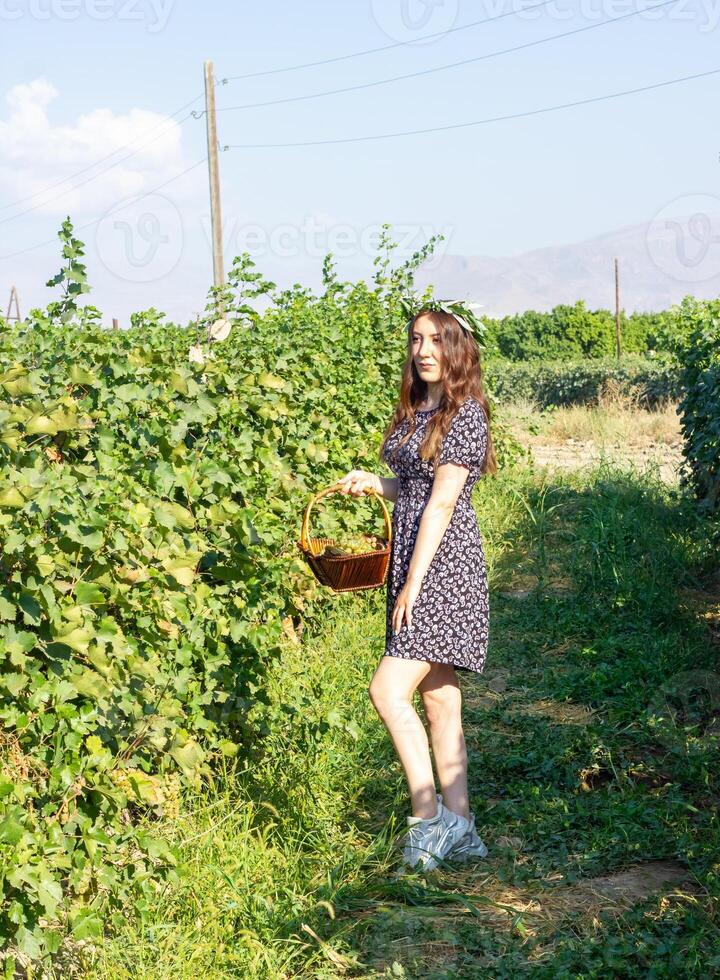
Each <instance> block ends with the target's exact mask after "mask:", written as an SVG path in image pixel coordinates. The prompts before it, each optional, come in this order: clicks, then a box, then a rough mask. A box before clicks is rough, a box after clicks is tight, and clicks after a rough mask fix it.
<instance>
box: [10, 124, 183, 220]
mask: <svg viewBox="0 0 720 980" xmlns="http://www.w3.org/2000/svg"><path fill="white" fill-rule="evenodd" d="M190 115H191V114H190V113H188V114H187V116H183V117H182V119H179V120H178V125H182V124H183V123H184V122H186V121H187V120H188V119H189V118H190ZM163 132H164V130H163V131H161V132H159V133H158V134H157V135H156V136H153V138H152V139H151V140H148V141H147V143H143V144H142V145H141V146H139V147H138V148H137V149H136V150H132V151H131V152H130V153H127V154H126V155H125V156H124V157H120V159H119V160H116V161H115V163H111V164H110V166H109V167H104V168H103V169H102V170H99V171H98V172H97V173H96V174H91V175H90V176H89V177H88V178H87V179H86V180H83V181H81V182H80V183H79V184H74V185H73V186H72V187H68V188H67V189H66V190H64V191H61V192H60V193H59V194H56V195H55V196H54V197H51V198H48V199H46V200H44V201H43V202H42V204H33V205H32V206H31V207H29V208H25V210H24V211H18V213H17V214H11V215H10V216H9V217H7V218H0V225H4V224H7V223H8V222H9V221H15V220H16V219H17V218H22V217H23V215H26V214H30V213H31V212H32V211H39V210H40V209H41V208H44V207H46V205H48V204H52V202H53V201H59V200H60V198H62V197H65V195H66V194H70V193H72V192H73V191H77V190H79V189H80V188H81V187H84V186H85V185H86V184H90V183H92V181H93V180H97V179H98V177H104V176H105V174H107V173H109V172H110V171H111V170H112V169H113V168H115V167H118V166H119V165H120V164H121V163H124V162H125V161H126V160H129V159H130V157H133V156H135V154H136V153H139V152H140V150H141V149H143V148H144V147H146V146H150V144H151V143H155V142H157V140H159V139H160V137H161V136H162V135H163ZM115 152H116V153H117V150H115ZM95 166H97V164H95ZM87 169H90V168H87ZM76 176H77V175H76ZM68 179H69V178H68ZM39 193H42V192H39ZM33 196H34V197H35V196H37V195H33Z"/></svg>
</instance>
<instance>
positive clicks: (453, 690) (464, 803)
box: [418, 663, 470, 819]
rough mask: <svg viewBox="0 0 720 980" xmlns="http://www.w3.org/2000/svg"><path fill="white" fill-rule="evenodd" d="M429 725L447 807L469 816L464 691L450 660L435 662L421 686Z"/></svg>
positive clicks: (420, 689) (419, 688) (439, 778)
mask: <svg viewBox="0 0 720 980" xmlns="http://www.w3.org/2000/svg"><path fill="white" fill-rule="evenodd" d="M418 690H419V691H420V695H421V697H422V701H423V708H424V710H425V717H426V718H427V722H428V726H429V728H430V741H431V743H432V750H433V756H434V757H435V767H436V769H437V774H438V780H439V782H440V787H441V790H442V795H443V802H444V804H445V806H446V807H447V808H448V810H452V811H453V813H458V814H460V816H463V817H466V818H468V819H469V817H470V805H469V801H468V788H467V749H466V746H465V735H464V733H463V729H462V716H461V709H462V694H461V692H460V683H459V681H458V676H457V673H456V671H455V668H454V667H453V666H452V665H451V664H435V663H434V664H432V665H431V669H430V671H429V672H428V673H427V674H426V676H425V677H424V678H423V679H422V681H421V682H420V685H419V687H418Z"/></svg>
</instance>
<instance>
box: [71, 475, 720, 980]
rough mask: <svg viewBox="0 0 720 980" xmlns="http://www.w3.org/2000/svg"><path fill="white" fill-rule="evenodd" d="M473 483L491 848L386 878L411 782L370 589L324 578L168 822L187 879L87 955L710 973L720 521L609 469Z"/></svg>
mask: <svg viewBox="0 0 720 980" xmlns="http://www.w3.org/2000/svg"><path fill="white" fill-rule="evenodd" d="M476 502H477V507H478V516H479V519H480V524H481V527H482V529H483V536H484V541H485V548H486V553H487V555H488V561H489V567H490V579H491V589H492V595H491V635H490V650H489V657H488V665H487V668H486V671H485V673H484V674H483V675H467V676H462V677H461V684H462V686H463V692H464V695H465V708H464V711H465V714H464V717H465V731H466V739H467V745H468V752H469V759H470V764H469V780H470V791H471V802H472V805H473V807H474V809H475V810H476V813H477V821H478V829H479V831H480V833H481V835H482V837H483V839H484V840H485V841H486V842H487V843H488V845H489V847H490V854H489V857H488V859H486V860H485V861H480V862H477V863H475V864H471V865H468V866H465V867H461V868H448V869H441V870H438V871H436V872H433V873H431V874H429V875H422V874H412V875H409V876H405V877H399V876H397V872H398V870H399V868H400V864H399V855H398V852H397V847H396V842H397V838H398V836H399V835H400V834H401V833H402V831H403V827H404V818H405V815H406V813H407V812H409V811H408V800H407V795H406V788H405V783H404V777H403V774H402V770H401V768H400V766H399V763H398V762H397V760H396V758H395V756H394V752H393V749H392V745H391V743H390V741H389V738H388V736H387V734H386V732H385V729H384V727H383V726H382V724H381V722H380V721H379V719H378V718H377V716H376V714H375V712H374V709H373V708H372V706H371V704H370V702H369V699H368V697H367V685H368V683H369V680H370V677H371V675H372V671H373V669H374V666H375V664H376V663H377V661H378V659H379V657H380V656H381V654H382V644H383V636H384V606H383V603H384V592H383V591H381V590H374V591H372V592H366V593H356V594H346V595H338V596H336V597H334V598H333V600H332V602H331V604H330V609H329V612H328V616H327V619H326V621H324V623H323V625H322V629H321V630H318V632H316V633H315V634H314V635H308V631H307V630H306V631H305V635H304V636H303V641H302V644H301V645H298V646H293V645H291V644H290V643H288V645H287V649H286V653H285V656H284V658H283V660H282V662H281V663H278V664H276V665H275V666H274V667H273V668H272V669H271V671H270V673H269V675H268V678H267V684H268V693H269V696H270V702H271V703H270V706H269V707H268V708H266V707H264V706H262V705H261V706H258V709H257V711H256V717H255V719H254V721H255V723H256V725H257V728H258V743H257V750H256V752H255V753H254V754H253V756H251V758H250V759H248V760H245V761H244V762H242V763H239V764H238V766H237V767H236V769H235V770H234V771H232V772H231V771H228V772H226V773H224V774H219V775H218V777H217V779H216V781H215V782H214V784H213V785H211V786H208V787H207V788H206V790H205V791H204V792H203V794H202V795H196V796H195V797H193V798H188V799H186V800H185V801H184V809H183V812H182V814H181V816H180V818H179V819H178V820H177V821H176V822H174V823H172V824H168V825H167V826H166V827H165V828H163V831H164V833H165V834H166V836H167V837H168V838H169V839H171V840H172V841H174V842H179V843H181V844H182V853H183V861H184V866H183V871H184V874H183V876H182V878H181V881H180V884H177V885H172V886H170V885H169V886H167V887H166V888H165V890H164V891H163V892H162V893H160V894H158V896H157V901H156V903H155V906H154V908H153V909H152V911H151V913H150V914H149V915H148V916H146V920H145V921H141V920H140V919H139V918H137V917H133V916H132V915H131V914H129V913H128V914H124V913H120V914H118V915H117V916H116V917H115V925H114V928H113V931H112V934H111V935H108V937H107V938H106V940H105V941H104V942H103V944H102V945H98V946H97V948H96V949H95V951H94V952H93V953H92V955H91V957H90V958H89V960H88V962H89V964H90V965H87V966H86V967H85V968H84V969H83V970H82V971H81V972H80V974H79V975H82V976H83V977H86V978H87V980H109V978H112V980H120V978H128V980H129V978H132V980H145V978H147V980H150V978H152V980H170V978H172V980H191V978H192V980H197V978H199V977H202V978H207V980H215V978H224V977H232V978H235V977H237V978H296V977H297V978H309V977H313V978H331V977H340V976H348V977H364V978H376V977H418V978H423V980H425V978H442V977H461V978H475V977H478V978H479V977H492V978H504V977H507V978H514V977H517V976H524V975H527V974H530V975H532V976H537V977H547V978H558V977H559V978H563V977H568V978H581V977H582V978H590V977H592V978H595V977H597V978H606V977H608V976H621V977H643V978H645V977H668V978H669V977H677V976H682V977H700V976H703V977H707V976H710V975H715V972H716V971H720V954H719V952H718V951H719V950H720V929H719V925H720V920H719V918H718V904H717V903H718V898H720V882H719V881H718V878H719V876H720V864H719V863H718V861H719V858H718V855H719V854H720V827H719V822H718V816H717V802H718V800H719V799H720V785H719V782H720V780H719V777H718V770H719V768H720V767H719V766H718V746H717V743H716V742H715V741H713V739H712V738H711V737H710V736H709V735H708V723H709V722H710V721H711V720H712V718H711V715H712V712H713V711H715V712H716V713H718V714H720V704H718V703H717V700H715V701H713V697H712V690H711V688H709V687H708V685H711V684H712V683H713V678H714V679H715V681H718V682H720V676H719V675H720V668H718V664H717V656H718V650H719V649H720V647H719V645H718V624H719V623H720V615H718V614H719V613H720V608H719V607H718V603H719V602H720V595H719V594H718V589H717V585H715V586H713V583H712V580H711V571H712V565H713V560H714V559H713V556H714V555H715V554H716V552H717V539H718V534H717V526H715V527H713V525H711V524H710V523H708V522H703V521H701V520H699V519H698V518H697V517H696V515H695V512H694V509H693V507H692V506H691V505H689V504H688V503H686V502H683V501H682V500H681V499H680V497H679V496H678V495H677V492H676V491H674V490H672V489H670V488H668V487H666V486H665V485H663V484H661V483H659V482H657V481H656V480H655V479H654V478H653V477H652V476H650V475H648V474H645V475H643V474H640V473H629V474H628V473H627V472H626V471H620V470H617V469H614V468H613V467H612V466H611V465H610V464H603V465H602V466H601V467H600V468H597V469H594V470H585V471H583V472H580V473H577V474H575V475H571V474H566V475H562V476H561V475H558V476H554V477H552V482H547V478H546V482H541V480H540V478H539V477H535V476H533V474H532V473H531V471H529V470H524V471H521V472H517V473H514V474H512V473H509V474H504V475H503V476H502V477H500V478H497V479H495V480H492V481H491V480H488V481H485V482H483V481H481V485H480V488H479V491H478V493H477V497H476ZM713 589H714V590H715V591H714V592H713ZM713 631H714V632H713ZM688 671H695V672H696V673H695V674H688V673H687V672H688ZM698 671H704V672H706V673H705V674H700V673H697V672H698ZM672 679H675V686H676V688H677V691H676V694H675V695H671V694H668V695H667V696H666V695H665V694H664V693H663V691H664V685H665V686H667V684H668V682H669V681H671V680H672ZM703 686H704V687H705V691H704V692H703ZM708 690H710V697H709V700H708V697H707V694H708ZM703 693H704V694H705V695H706V698H705V701H703ZM673 696H674V697H675V700H674V701H672V697H673ZM668 701H670V703H672V704H674V705H675V708H676V709H677V712H678V713H677V714H675V715H674V716H668V712H667V710H664V711H663V705H664V704H665V703H666V702H668ZM283 706H285V707H284V708H283ZM288 706H289V710H288ZM653 706H654V707H653ZM649 707H650V708H653V710H652V711H649V710H648V709H649ZM658 861H663V862H665V864H664V865H663V866H662V867H663V868H667V867H670V868H672V869H674V871H675V875H676V881H675V884H674V885H665V886H662V885H661V886H659V887H657V883H656V886H655V887H654V888H651V887H650V885H649V878H648V877H647V875H646V874H645V872H644V870H643V869H645V868H647V870H648V873H649V870H650V869H651V868H653V867H655V865H654V864H651V862H658ZM635 865H638V866H640V872H639V873H638V876H637V878H638V882H639V883H640V890H641V892H642V893H643V894H644V893H645V892H648V893H649V894H648V895H647V897H645V898H642V897H641V898H640V899H639V900H638V901H637V902H635V904H632V903H631V902H629V901H622V900H620V899H618V895H617V893H616V892H611V893H610V894H609V895H608V894H606V895H605V897H603V896H602V894H601V895H600V896H599V897H598V895H597V894H594V891H595V889H594V888H593V883H592V882H591V879H593V878H598V876H613V875H615V874H617V873H619V872H621V871H622V870H624V869H627V868H630V867H632V866H635ZM661 877H662V876H661ZM588 884H590V887H588ZM595 884H597V883H595ZM69 969H70V967H69V966H68V967H67V970H68V971H69Z"/></svg>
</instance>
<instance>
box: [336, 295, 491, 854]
mask: <svg viewBox="0 0 720 980" xmlns="http://www.w3.org/2000/svg"><path fill="white" fill-rule="evenodd" d="M434 306H435V308H429V307H428V306H427V305H425V306H424V307H423V308H422V309H421V310H419V311H418V312H417V313H415V315H413V316H412V317H411V319H410V320H409V323H408V346H407V358H406V361H405V365H404V368H403V373H402V380H401V385H400V401H399V404H398V405H397V407H396V409H395V413H394V416H393V419H392V421H391V423H390V425H389V426H388V428H387V430H386V432H385V434H384V439H383V444H382V447H381V450H380V458H381V459H383V460H384V461H386V462H387V463H388V465H389V466H390V468H391V469H392V470H393V472H394V473H396V474H397V476H395V477H394V478H386V477H379V476H377V475H375V474H373V473H368V472H366V471H364V470H351V472H350V473H348V474H347V475H346V476H344V477H342V479H341V480H340V481H339V483H338V486H339V489H340V490H341V491H342V492H343V493H349V494H353V495H355V496H360V495H362V494H365V493H369V492H370V491H371V490H375V491H376V492H377V493H380V494H382V496H383V497H385V498H386V499H387V500H392V501H395V508H394V510H393V518H392V520H393V539H392V547H391V558H390V568H389V573H388V581H387V617H386V636H385V641H386V642H385V653H384V656H383V657H382V658H381V661H380V664H379V665H378V667H377V669H376V671H375V674H374V675H373V678H372V681H371V683H370V687H369V694H370V699H371V701H372V703H373V705H374V707H375V709H376V710H377V712H378V714H379V716H380V718H381V719H382V721H383V723H384V725H385V727H386V728H387V730H388V732H389V734H390V736H391V738H392V741H393V744H394V746H395V749H396V751H397V753H398V755H399V758H400V761H401V763H402V766H403V769H404V770H405V775H406V778H407V782H408V789H409V792H410V798H411V805H412V815H411V816H408V818H407V825H408V830H407V833H406V835H405V840H404V847H403V859H404V861H405V863H406V864H408V865H410V866H414V865H416V864H417V863H418V862H420V864H421V865H422V866H423V868H424V869H425V870H431V869H433V868H435V867H437V865H438V862H439V861H440V860H443V859H451V860H458V861H463V860H467V859H468V858H469V857H485V855H486V854H487V847H486V846H485V844H484V843H483V842H482V840H481V839H480V837H479V836H478V834H477V831H476V830H475V816H474V814H473V813H472V811H471V810H470V807H469V801H468V790H467V752H466V747H465V738H464V734H463V730H462V721H461V692H460V685H459V682H458V677H457V673H456V671H458V670H465V671H475V672H477V673H480V672H481V671H482V670H483V668H484V666H485V657H486V651H487V643H488V633H489V603H488V587H487V573H486V567H485V555H484V551H483V545H482V539H481V536H480V530H479V527H478V523H477V518H476V516H475V512H474V510H473V507H472V503H471V491H472V487H473V485H474V484H475V482H477V480H478V478H479V477H480V475H481V474H482V473H494V472H496V470H497V465H496V461H495V453H494V450H493V445H492V438H491V435H490V428H489V419H490V409H489V404H488V400H487V397H486V395H485V393H484V390H483V385H482V380H481V376H482V371H481V367H480V349H479V346H478V342H477V340H476V338H475V336H474V334H473V331H472V329H471V327H470V326H469V325H468V324H469V323H477V321H475V318H474V317H473V315H472V314H471V313H469V312H468V311H467V310H466V309H464V308H463V307H461V306H460V305H459V304H454V305H452V306H449V305H448V304H440V303H436V304H434ZM450 310H452V312H450ZM416 689H417V690H419V692H420V695H421V698H422V703H423V710H424V714H425V717H426V721H427V723H428V727H429V729H430V741H431V743H432V751H433V756H434V759H435V765H436V767H437V775H438V780H439V782H440V788H441V792H440V793H436V791H435V780H434V776H433V769H432V762H431V758H430V749H429V744H428V737H427V733H426V730H425V727H424V725H423V723H422V721H421V720H420V718H419V716H418V714H417V712H416V711H415V709H414V707H413V704H412V702H413V695H414V692H415V690H416Z"/></svg>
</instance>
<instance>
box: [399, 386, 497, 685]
mask: <svg viewBox="0 0 720 980" xmlns="http://www.w3.org/2000/svg"><path fill="white" fill-rule="evenodd" d="M437 410H438V408H437V407H436V408H431V409H426V410H425V411H422V410H416V415H417V428H416V430H415V432H414V433H413V435H412V437H411V438H410V439H409V440H408V441H407V442H406V443H405V445H403V446H402V447H400V448H399V449H398V443H399V442H400V440H401V438H402V437H403V436H404V435H405V434H406V433H407V431H408V427H409V423H408V420H407V419H405V420H404V421H403V422H402V423H401V424H400V425H399V426H398V428H397V429H396V430H395V432H393V433H392V435H391V436H390V437H389V439H388V442H387V445H386V446H385V447H384V449H383V453H382V458H383V460H384V461H385V462H386V463H387V464H388V466H389V467H390V469H391V470H392V471H393V473H394V474H395V475H396V476H397V478H398V494H397V500H396V502H395V507H394V509H393V514H392V530H393V534H392V543H391V552H390V565H389V568H388V578H387V615H386V627H385V654H384V655H385V656H390V657H403V658H406V659H411V660H430V661H433V662H436V663H441V664H452V665H453V666H454V667H455V668H456V669H457V670H465V671H476V672H478V673H480V672H481V671H482V670H483V668H484V666H485V658H486V655H487V646H488V636H489V626H490V619H489V615H490V608H489V597H488V583H487V570H486V565H485V553H484V550H483V543H482V536H481V534H480V528H479V526H478V522H477V517H476V516H475V511H474V509H473V506H472V502H471V495H472V488H473V486H474V484H475V483H476V482H477V481H478V479H479V477H480V474H481V468H482V464H483V460H484V458H485V452H486V449H487V441H488V440H487V419H486V417H485V412H484V410H483V407H482V405H481V404H480V402H479V401H477V400H476V399H475V398H472V397H469V398H467V399H466V400H465V402H463V404H462V405H461V407H460V408H459V410H458V411H457V413H456V414H455V416H454V417H453V419H452V422H451V423H450V429H449V430H448V432H447V434H446V436H445V439H444V440H443V443H442V446H441V449H440V457H439V462H438V465H440V464H442V463H459V464H460V465H461V466H465V467H467V469H468V470H469V475H468V478H467V480H466V481H465V485H464V486H463V488H462V490H461V492H460V496H459V497H458V500H457V503H456V505H455V510H454V511H453V515H452V518H451V520H450V523H449V524H448V526H447V528H446V530H445V533H444V535H443V537H442V539H441V541H440V544H439V545H438V549H437V551H436V553H435V555H434V557H433V560H432V562H431V563H430V567H429V568H428V570H427V572H426V573H425V577H424V579H423V581H422V585H421V588H420V593H419V595H418V597H417V599H416V600H415V603H414V605H413V608H412V613H411V615H412V626H411V627H410V628H408V625H407V623H406V622H405V620H404V619H403V624H402V626H401V628H400V630H399V631H398V632H397V633H393V628H392V614H393V610H394V608H395V602H396V600H397V597H398V594H399V592H400V590H401V589H402V587H403V585H404V584H405V579H406V577H407V573H408V568H409V566H410V559H411V558H412V554H413V549H414V547H415V539H416V537H417V533H418V530H419V527H420V519H421V517H422V513H423V510H424V508H425V505H426V504H427V502H428V501H429V499H430V494H431V492H432V487H433V480H434V477H433V469H432V461H431V460H424V459H421V458H420V456H419V455H418V447H419V446H420V443H421V442H422V440H423V438H424V436H425V431H426V427H427V423H428V421H429V419H430V418H431V417H432V415H433V414H434V413H435V412H436V411H437ZM395 453H397V455H395Z"/></svg>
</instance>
